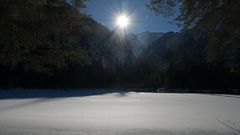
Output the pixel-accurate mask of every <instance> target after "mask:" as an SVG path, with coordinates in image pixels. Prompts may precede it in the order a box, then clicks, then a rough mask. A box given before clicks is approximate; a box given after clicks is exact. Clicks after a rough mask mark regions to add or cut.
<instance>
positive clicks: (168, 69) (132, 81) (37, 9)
mask: <svg viewBox="0 0 240 135" xmlns="http://www.w3.org/2000/svg"><path fill="white" fill-rule="evenodd" d="M179 3H181V5H180V6H181V8H180V13H179V15H178V17H177V18H176V20H175V21H176V22H178V24H179V26H180V27H181V31H180V32H167V33H160V32H159V33H153V32H145V33H140V34H125V35H121V34H119V33H117V32H116V31H115V30H111V29H109V28H107V27H106V26H104V25H102V24H101V23H99V22H97V21H95V20H94V19H92V18H91V16H90V15H88V14H86V13H84V12H83V9H84V8H85V7H86V6H88V2H87V1H84V0H72V1H65V0H0V87H1V88H152V89H153V90H156V89H158V88H166V89H165V90H164V91H165V92H213V93H239V92H240V91H239V90H238V89H239V88H240V18H239V15H238V14H239V12H240V8H239V7H240V1H239V0H212V1H208V0H180V1H179V0H149V3H146V8H147V9H148V10H150V11H152V12H153V13H155V14H156V15H159V16H171V14H172V13H171V12H172V10H173V9H174V7H176V6H179V5H178V4H179ZM153 37H155V38H153ZM143 38H146V39H145V40H149V41H148V42H147V43H146V45H144V47H142V48H140V47H139V46H140V45H138V44H140V42H139V40H141V39H143ZM136 46H138V47H136Z"/></svg>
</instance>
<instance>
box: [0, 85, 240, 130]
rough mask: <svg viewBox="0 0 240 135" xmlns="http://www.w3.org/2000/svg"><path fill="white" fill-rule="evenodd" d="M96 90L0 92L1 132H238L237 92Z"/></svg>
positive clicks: (238, 104)
mask: <svg viewBox="0 0 240 135" xmlns="http://www.w3.org/2000/svg"><path fill="white" fill-rule="evenodd" d="M96 91H97V90H95V91H94V92H95V94H90V93H87V94H86V93H84V92H83V93H84V94H81V92H74V91H67V90H66V91H60V90H59V91H57V90H50V91H43V92H42V91H40V90H38V91H35V94H36V93H37V94H36V95H34V94H31V92H29V91H27V90H15V91H11V92H9V91H0V135H234V134H236V135H237V134H240V97H238V96H233V95H207V94H169V93H135V92H127V93H124V92H118V93H113V92H112V91H108V92H109V93H108V92H106V93H105V92H102V93H96ZM94 92H93V93H94ZM29 93H30V94H29ZM32 93H33V92H32ZM42 93H44V94H42ZM54 93H55V94H54ZM56 93H57V95H56ZM61 93H62V94H61ZM66 93H68V95H67V94H66ZM37 95H38V96H37ZM46 95H50V96H46ZM64 95H67V96H64ZM74 95H75V96H74Z"/></svg>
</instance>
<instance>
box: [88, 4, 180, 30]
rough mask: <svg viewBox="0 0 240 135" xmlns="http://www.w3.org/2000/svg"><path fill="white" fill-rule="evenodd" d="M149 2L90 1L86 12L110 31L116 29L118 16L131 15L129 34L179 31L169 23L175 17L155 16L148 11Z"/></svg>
mask: <svg viewBox="0 0 240 135" xmlns="http://www.w3.org/2000/svg"><path fill="white" fill-rule="evenodd" d="M147 2H148V0H89V1H88V2H87V8H86V9H85V11H86V13H87V14H90V15H91V16H92V18H93V19H95V20H96V21H98V22H100V23H101V24H103V25H105V26H107V27H108V28H110V29H114V27H115V19H116V17H117V15H119V14H121V13H125V14H129V16H130V20H131V25H130V26H129V27H128V28H127V32H128V33H140V32H144V31H151V32H168V31H175V32H176V31H179V28H178V27H177V25H174V24H170V23H169V21H172V20H173V17H171V18H163V17H160V16H155V15H154V14H153V13H152V12H150V11H149V10H148V9H146V7H145V3H147Z"/></svg>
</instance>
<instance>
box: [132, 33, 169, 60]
mask: <svg viewBox="0 0 240 135" xmlns="http://www.w3.org/2000/svg"><path fill="white" fill-rule="evenodd" d="M164 34H165V33H162V32H149V31H146V32H142V33H138V34H130V35H128V40H129V41H130V44H131V47H132V51H133V54H134V55H135V56H136V57H138V56H139V54H140V53H141V52H142V51H143V50H144V49H146V48H147V47H148V46H149V45H150V44H152V43H153V42H154V41H155V40H157V39H159V38H161V37H162V36H163V35H164Z"/></svg>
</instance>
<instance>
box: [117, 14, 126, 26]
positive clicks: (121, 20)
mask: <svg viewBox="0 0 240 135" xmlns="http://www.w3.org/2000/svg"><path fill="white" fill-rule="evenodd" d="M116 25H117V26H119V27H120V28H122V29H124V28H126V27H128V25H129V17H128V16H126V15H124V14H123V15H119V16H118V17H117V20H116Z"/></svg>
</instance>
